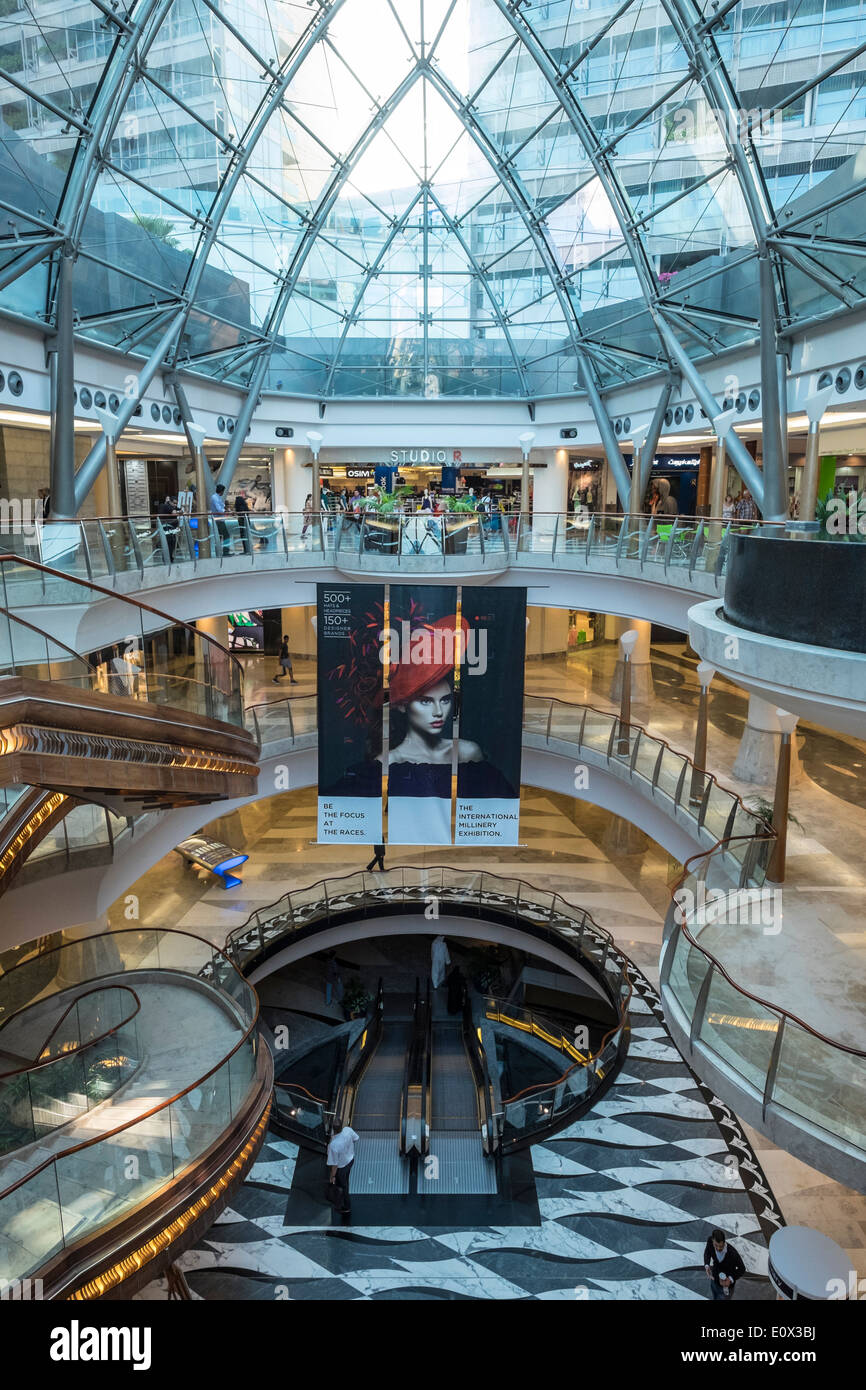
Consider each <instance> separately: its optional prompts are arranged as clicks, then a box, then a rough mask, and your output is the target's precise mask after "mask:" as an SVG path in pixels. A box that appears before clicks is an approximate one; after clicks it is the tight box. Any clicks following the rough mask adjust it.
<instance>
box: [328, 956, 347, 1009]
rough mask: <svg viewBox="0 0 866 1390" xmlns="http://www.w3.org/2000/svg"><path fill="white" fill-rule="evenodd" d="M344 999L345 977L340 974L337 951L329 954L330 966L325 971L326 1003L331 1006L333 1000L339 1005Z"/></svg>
mask: <svg viewBox="0 0 866 1390" xmlns="http://www.w3.org/2000/svg"><path fill="white" fill-rule="evenodd" d="M342 999H343V977H342V975H341V974H340V967H339V966H338V964H337V955H336V952H335V951H329V952H328V965H327V969H326V970H325V1003H326V1004H328V1005H330V1004H331V1002H332V1001H333V1000H336V1002H337V1003H338V1004H340V1003H341V1002H342Z"/></svg>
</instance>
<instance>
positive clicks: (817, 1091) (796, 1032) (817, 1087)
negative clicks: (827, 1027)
mask: <svg viewBox="0 0 866 1390" xmlns="http://www.w3.org/2000/svg"><path fill="white" fill-rule="evenodd" d="M864 1088H866V1058H864V1057H855V1056H853V1055H852V1054H851V1053H848V1052H843V1051H841V1049H839V1048H835V1047H831V1046H830V1045H829V1044H827V1043H825V1042H823V1041H822V1040H821V1039H820V1038H816V1037H815V1036H814V1034H812V1033H809V1032H807V1031H806V1030H805V1029H804V1028H801V1027H800V1026H799V1024H796V1023H792V1022H791V1021H790V1020H789V1021H788V1022H786V1024H785V1031H784V1033H783V1035H782V1046H781V1049H780V1053H779V1068H778V1071H777V1073H776V1084H775V1086H774V1088H773V1097H772V1098H773V1101H774V1102H775V1103H777V1104H778V1105H783V1106H785V1108H786V1109H788V1110H792V1111H793V1112H794V1114H795V1115H802V1116H803V1118H804V1119H806V1120H810V1121H811V1122H812V1123H813V1124H817V1125H820V1126H821V1127H822V1128H823V1129H827V1130H829V1131H830V1132H831V1134H838V1135H840V1136H841V1137H842V1138H843V1139H845V1140H847V1141H848V1143H849V1144H854V1145H855V1146H856V1147H857V1148H858V1149H866V1117H864V1113H863V1095H864Z"/></svg>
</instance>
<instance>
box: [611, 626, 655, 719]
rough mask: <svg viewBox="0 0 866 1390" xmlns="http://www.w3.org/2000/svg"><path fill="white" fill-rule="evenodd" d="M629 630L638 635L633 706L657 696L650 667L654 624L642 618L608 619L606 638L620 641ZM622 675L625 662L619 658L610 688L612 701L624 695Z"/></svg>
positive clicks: (632, 679)
mask: <svg viewBox="0 0 866 1390" xmlns="http://www.w3.org/2000/svg"><path fill="white" fill-rule="evenodd" d="M629 629H632V630H633V631H635V632H637V634H638V638H637V643H636V645H635V649H634V652H633V653H632V658H631V698H632V704H636V705H639V704H646V703H647V702H648V701H649V700H651V699H652V698H653V695H654V694H655V687H654V685H653V673H652V666H651V665H650V635H651V633H652V623H648V622H645V621H644V620H643V619H641V618H608V619H607V622H606V623H605V637H613V638H614V639H616V640H617V641H618V640H619V638H620V637H621V636H622V634H623V633H624V632H627V631H628V630H629ZM622 673H623V661H622V657H621V656H618V657H617V662H616V670H615V671H614V673H613V680H612V681H611V686H610V698H611V699H612V700H617V701H618V700H619V699H620V697H621V695H622Z"/></svg>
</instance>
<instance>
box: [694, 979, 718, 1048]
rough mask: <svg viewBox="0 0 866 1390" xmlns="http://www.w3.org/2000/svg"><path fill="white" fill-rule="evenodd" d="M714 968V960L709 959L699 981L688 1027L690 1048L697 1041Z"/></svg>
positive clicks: (704, 1014) (704, 1015)
mask: <svg viewBox="0 0 866 1390" xmlns="http://www.w3.org/2000/svg"><path fill="white" fill-rule="evenodd" d="M715 968H716V966H715V962H714V961H710V965H709V969H708V970H707V973H706V975H705V976H704V978H703V980H702V981H701V987H700V989H699V990H698V997H697V999H696V1000H695V1012H694V1014H693V1015H692V1022H691V1028H690V1029H689V1046H690V1047H692V1048H693V1047H694V1045H695V1042H696V1041H697V1038H698V1037H699V1035H700V1031H701V1028H702V1027H703V1022H704V1018H705V1017H706V1012H707V1000H708V999H709V997H710V984H711V982H712V978H713V974H714V972H715Z"/></svg>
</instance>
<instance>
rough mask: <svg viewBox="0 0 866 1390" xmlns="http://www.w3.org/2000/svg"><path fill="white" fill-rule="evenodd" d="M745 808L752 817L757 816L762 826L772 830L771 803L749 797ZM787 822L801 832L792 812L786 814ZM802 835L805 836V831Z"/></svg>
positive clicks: (799, 824)
mask: <svg viewBox="0 0 866 1390" xmlns="http://www.w3.org/2000/svg"><path fill="white" fill-rule="evenodd" d="M746 808H747V810H749V811H751V812H752V814H753V815H755V816H757V817H758V820H762V821H763V822H764V824H765V825H767V826H769V827H770V829H771V830H772V828H773V803H772V801H766V800H765V799H764V797H762V796H751V797H749V800H748V801H747V802H746ZM788 820H789V821H790V822H791V823H792V825H796V827H797V829H798V830H803V826H802V824H801V822H800V821H798V820H797V817H796V816H795V815H794V813H793V812H792V811H789V812H788ZM803 833H804V834H805V831H803Z"/></svg>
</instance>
